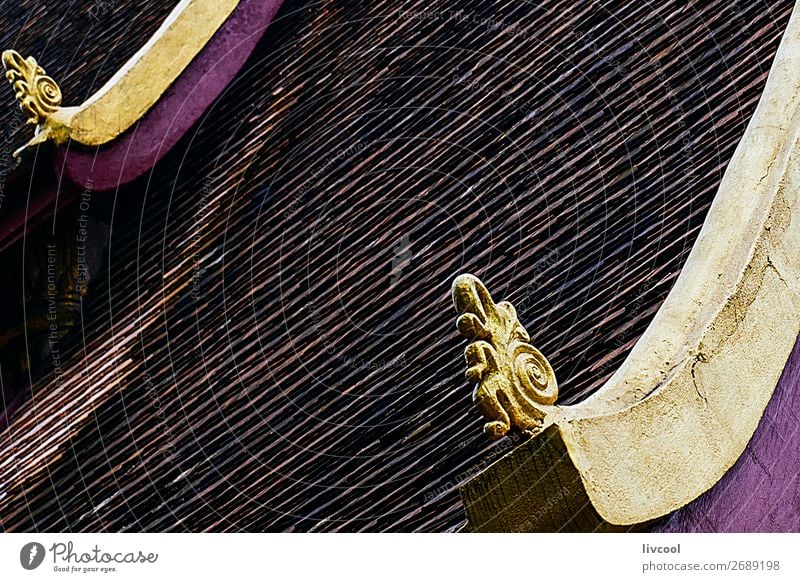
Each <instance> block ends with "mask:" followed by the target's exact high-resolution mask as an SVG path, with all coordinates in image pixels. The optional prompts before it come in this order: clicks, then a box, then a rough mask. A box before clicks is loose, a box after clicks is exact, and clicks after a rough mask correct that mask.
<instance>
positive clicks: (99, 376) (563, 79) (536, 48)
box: [0, 0, 793, 531]
mask: <svg viewBox="0 0 800 582" xmlns="http://www.w3.org/2000/svg"><path fill="white" fill-rule="evenodd" d="M5 4H8V3H5ZM5 4H4V8H3V10H4V11H6V12H5V13H3V12H0V17H2V22H3V23H4V25H3V27H2V30H4V31H8V30H9V29H11V30H17V29H19V28H20V26H21V25H22V23H23V22H25V21H26V20H25V19H26V18H27V16H28V15H29V14H32V13H31V12H30V11H31V10H33V9H32V8H31V6H33V5H36V6H39V5H41V6H50V7H51V9H52V7H53V6H56V5H58V6H59V7H61V6H62V5H63V3H55V2H37V3H34V2H27V3H23V4H22V6H23V7H26V6H27V8H25V10H23V9H20V11H19V13H16V12H14V14H11V16H9V15H8V11H9V10H11V11H12V12H13V11H15V10H16V9H15V8H12V7H9V8H5ZM169 4H172V3H169V2H160V3H159V2H150V3H148V4H147V9H145V8H143V7H142V6H143V4H142V3H141V2H136V3H134V2H119V3H116V4H115V6H116V8H115V16H114V18H116V20H114V22H116V25H115V28H113V29H107V28H106V26H108V25H106V26H98V27H97V28H96V30H97V31H101V34H94V35H93V34H89V33H86V34H84V29H83V28H81V27H80V26H79V25H77V24H74V23H73V21H72V20H71V19H70V18H69V17H68V16H69V12H68V11H66V10H65V9H63V8H59V9H58V10H57V11H45V10H43V9H41V10H40V11H38V12H36V13H35V17H33V16H32V17H31V19H30V20H29V21H28V22H29V24H28V25H27V26H25V27H24V28H23V31H22V33H21V34H20V38H19V42H16V41H14V42H12V43H11V44H13V45H14V46H16V47H17V48H21V49H26V48H30V49H31V52H33V53H34V54H36V55H37V56H39V57H40V61H41V62H42V64H43V65H44V66H45V68H46V69H47V70H48V73H51V74H53V76H55V77H57V78H61V79H66V80H67V82H65V83H63V85H64V87H65V94H71V95H73V96H75V95H77V96H82V95H83V93H82V91H83V92H86V91H88V88H89V87H90V86H91V87H94V88H96V87H97V84H96V83H95V74H96V73H97V72H98V71H101V75H100V76H104V75H105V76H107V73H109V72H112V70H113V66H118V64H119V63H120V62H121V60H120V59H114V60H113V63H114V65H113V66H111V60H110V61H109V63H107V64H103V57H104V54H101V53H102V51H107V50H108V49H107V47H110V46H114V44H115V43H116V42H119V43H120V45H119V46H120V49H119V54H120V55H123V53H125V54H126V55H127V54H130V52H132V51H131V47H134V48H133V50H135V46H138V44H140V43H141V42H143V39H144V38H145V37H146V34H145V31H144V30H143V29H141V28H140V25H141V22H142V19H143V18H144V20H145V22H147V23H148V26H150V27H151V28H150V29H149V30H152V25H157V22H158V21H159V19H161V18H163V15H164V13H165V10H166V9H167V8H168V5H169ZM399 4H400V3H396V2H385V1H382V2H353V1H351V0H346V1H345V0H342V1H332V2H327V3H324V4H320V3H317V2H301V1H298V2H294V1H288V2H287V3H286V4H285V5H284V7H283V9H282V12H281V17H280V18H279V19H278V21H277V22H276V23H275V24H274V25H273V27H272V28H271V29H270V31H269V32H268V33H267V35H266V37H265V38H264V40H263V41H262V42H261V44H260V45H259V47H258V48H257V50H256V54H255V55H254V56H253V58H252V59H251V60H250V62H249V65H248V67H247V69H246V70H245V71H244V72H243V73H242V74H241V75H239V77H238V78H237V81H236V82H235V83H234V84H233V86H231V88H230V90H229V91H228V92H227V94H225V95H224V96H223V97H222V98H221V99H220V100H219V101H218V102H217V104H216V105H215V107H214V109H213V110H212V111H210V112H209V114H208V116H207V117H206V119H204V120H203V122H202V123H200V124H199V125H198V127H197V130H196V132H193V134H192V135H190V136H187V138H186V139H184V140H183V141H182V142H181V144H180V145H179V147H177V148H176V150H175V151H173V152H172V153H171V154H170V155H169V156H168V157H167V158H166V159H165V160H164V161H162V162H161V163H160V164H159V165H158V166H157V167H156V169H155V170H154V172H153V174H152V175H151V176H150V177H149V179H147V180H140V181H138V182H136V183H134V184H132V185H131V186H128V187H126V188H124V189H123V190H121V191H120V192H119V193H118V194H117V199H116V206H115V207H114V215H113V230H112V236H111V245H110V253H109V263H108V267H107V270H106V271H105V272H104V273H103V274H102V275H101V276H100V277H99V279H98V280H96V282H95V283H94V285H93V288H92V293H91V295H90V298H89V300H88V301H87V302H86V303H85V304H84V309H85V325H84V330H83V333H82V334H77V335H76V336H73V337H72V338H71V340H69V341H68V342H66V343H63V344H62V345H61V353H62V355H63V358H62V359H63V362H64V374H63V376H61V377H60V378H55V377H54V376H53V373H52V370H50V377H49V380H48V381H44V382H40V383H38V384H37V385H36V386H35V402H36V406H35V408H36V412H37V415H38V417H37V416H36V415H34V414H33V412H32V411H33V408H34V407H33V405H32V404H31V405H29V410H28V411H23V412H22V414H21V415H20V416H19V417H18V420H17V422H16V424H15V425H14V426H12V430H11V431H9V433H8V434H7V435H6V436H4V437H3V445H2V446H3V449H4V452H3V454H2V455H3V456H6V455H7V454H8V453H10V452H11V451H13V452H14V455H15V456H13V457H7V458H8V460H7V461H6V463H5V467H3V464H2V463H0V516H1V517H0V520H2V521H1V524H2V527H3V528H4V529H6V530H32V529H38V530H72V531H84V530H110V531H117V530H134V531H140V530H147V531H161V530H177V531H184V530H192V531H195V530H217V531H229V530H234V531H235V530H250V531H262V530H269V531H274V530H278V531H283V530H302V531H306V530H323V531H330V530H345V531H361V530H372V531H374V530H392V531H398V530H399V531H408V530H426V531H427V530H432V531H442V530H448V529H454V528H457V527H458V526H459V525H460V524H461V523H462V521H463V511H462V508H461V505H460V501H459V498H458V492H457V485H458V484H459V483H460V482H462V481H463V480H464V479H465V478H468V477H469V476H471V475H472V474H474V473H475V472H476V471H478V470H480V469H482V468H483V467H485V466H486V465H487V464H488V463H489V462H491V461H493V460H495V459H496V458H497V457H498V456H499V454H501V453H502V451H504V450H506V449H505V448H504V447H505V446H506V445H503V444H499V445H497V447H498V448H493V446H492V445H491V444H489V443H487V442H486V441H485V439H484V437H483V436H482V434H481V425H482V422H481V419H480V417H479V415H478V413H477V412H476V411H475V410H474V409H473V408H472V406H471V402H470V387H469V386H467V385H466V383H465V382H464V380H463V372H464V364H463V361H462V357H461V352H462V350H463V346H464V344H463V341H462V340H461V339H460V338H459V337H458V335H457V333H456V330H455V326H454V314H453V310H452V308H451V305H450V298H449V286H450V283H451V281H452V279H453V278H454V277H455V276H456V275H457V274H459V273H461V272H465V271H466V272H472V273H474V274H476V275H478V276H479V277H481V278H482V279H483V280H484V281H485V282H486V283H487V285H488V286H489V288H490V289H491V290H492V291H493V293H494V294H495V296H496V298H498V299H500V298H506V299H509V300H511V301H512V302H513V303H515V304H516V305H517V308H518V312H519V316H520V319H521V320H522V321H523V323H524V324H525V325H526V327H527V328H528V330H529V331H530V332H531V335H532V336H533V339H534V344H535V345H537V347H539V348H540V349H541V350H542V351H543V352H544V353H545V354H546V355H547V356H548V357H549V358H550V360H551V362H552V363H553V365H554V367H555V369H556V373H557V375H558V377H559V383H560V386H561V391H562V395H563V396H562V401H563V402H574V401H576V400H579V399H581V398H583V397H585V396H586V395H587V394H589V393H591V392H592V391H594V390H596V389H597V388H598V387H599V386H600V385H601V384H602V382H603V381H604V380H605V379H607V378H608V376H609V375H610V374H611V373H612V372H613V371H614V370H615V369H616V367H617V366H618V365H619V364H620V363H621V361H622V359H623V358H624V356H625V355H626V353H627V351H628V350H629V349H630V347H631V346H632V344H633V343H634V342H635V341H636V339H637V338H638V337H639V335H640V334H641V333H642V331H643V330H644V328H645V327H646V325H647V322H648V321H649V319H650V318H651V317H652V315H653V313H654V311H655V310H656V309H657V308H658V306H659V304H660V301H661V300H662V299H663V297H664V296H665V294H666V293H667V291H668V290H669V288H670V286H671V284H672V282H673V281H674V278H675V276H676V274H677V273H678V271H679V269H680V267H681V265H682V262H683V260H684V259H685V257H686V255H687V253H688V251H689V249H690V247H691V245H692V243H693V241H694V238H695V236H696V234H697V230H698V228H699V226H700V224H701V223H702V220H703V217H704V215H705V211H706V210H707V208H708V205H709V203H710V201H711V200H712V198H713V195H714V193H715V190H716V188H717V186H718V184H719V181H720V179H721V176H722V172H723V171H724V168H725V166H726V164H727V162H728V160H729V159H730V157H731V155H732V153H733V149H734V148H735V146H736V144H737V142H738V140H739V139H740V137H741V135H742V133H743V131H744V128H745V125H746V123H747V120H748V119H749V117H750V115H751V114H752V111H753V109H754V107H755V104H756V102H757V100H758V98H759V96H760V93H761V90H762V88H763V85H764V81H765V79H766V74H767V72H768V69H769V65H770V63H771V60H772V58H773V56H774V53H775V50H776V48H777V43H778V40H779V37H780V35H781V33H782V31H783V29H784V27H785V25H786V22H787V20H788V16H789V13H790V11H791V7H792V4H793V3H792V2H790V1H788V0H781V1H774V2H756V3H746V4H745V3H731V2H726V1H722V0H720V1H709V2H703V3H693V4H689V5H687V3H685V2H677V1H673V2H664V3H645V4H641V5H636V6H635V7H632V6H633V5H631V3H629V2H625V1H612V2H607V3H605V4H604V5H603V6H600V4H599V3H594V2H583V3H577V4H576V3H573V2H567V1H564V2H555V1H553V2H542V3H528V2H519V1H518V0H502V1H498V2H495V3H487V2H485V0H468V1H464V2H459V3H458V8H459V9H460V10H461V11H462V12H461V13H460V15H459V16H456V15H454V14H453V13H448V12H444V11H447V10H452V9H453V3H444V2H441V3H430V2H424V1H422V0H413V1H409V2H404V3H402V6H403V9H404V10H409V11H421V12H417V13H415V14H413V15H412V14H410V13H403V14H400V13H399V12H398V9H397V6H398V5H399ZM151 5H152V7H151ZM62 15H63V16H64V21H63V23H61V24H59V22H58V21H59V19H60V17H61V16H62ZM483 19H492V21H493V22H494V23H502V24H501V25H499V26H495V25H494V24H493V22H487V23H484V24H481V21H482V20H483ZM476 21H477V22H476ZM109 22H111V21H109ZM6 23H10V25H6ZM131 23H135V24H136V27H135V28H134V27H133V26H132V27H131V28H130V29H128V30H127V32H126V29H125V26H126V25H127V24H131ZM6 34H7V33H6ZM50 34H56V35H58V38H60V39H61V41H60V43H59V46H60V47H61V48H60V49H59V51H55V50H53V49H52V48H47V49H46V50H42V49H41V48H40V47H41V46H43V45H42V42H43V41H42V40H41V37H43V36H47V35H50ZM4 39H6V37H4ZM34 39H39V40H34ZM81 41H83V42H86V43H91V44H92V45H93V46H92V50H84V49H83V48H80V49H79V48H77V47H78V46H79V45H80V42H81ZM6 42H8V41H7V40H6ZM123 43H124V46H123ZM52 46H55V43H51V45H50V47H52ZM98 51H100V52H98ZM115 54H116V53H115ZM122 60H124V58H122ZM83 61H86V64H83ZM79 64H80V65H81V66H79ZM7 102H8V103H9V106H10V94H7ZM7 118H8V112H7V111H3V115H2V117H0V124H2V123H5V121H6V120H7ZM1 126H2V125H0V127H1ZM98 196H99V195H98ZM193 277H196V279H194V280H193ZM56 384H58V386H57V385H56ZM90 399H94V400H92V404H91V406H92V407H93V410H92V412H91V413H90V414H89V415H88V416H85V415H83V416H82V415H80V414H78V412H77V410H78V409H79V408H80V407H81V406H86V405H87V403H88V402H89V401H90ZM54 434H63V435H65V436H66V435H71V436H70V438H68V439H65V440H64V441H63V443H62V444H60V445H59V444H58V442H59V440H58V439H57V440H56V445H49V444H47V443H46V442H45V441H46V440H47V438H48V437H51V436H53V435H54ZM45 469H46V470H45ZM20 479H22V481H21V482H22V485H20ZM3 483H5V485H4V484H3ZM4 494H5V495H4Z"/></svg>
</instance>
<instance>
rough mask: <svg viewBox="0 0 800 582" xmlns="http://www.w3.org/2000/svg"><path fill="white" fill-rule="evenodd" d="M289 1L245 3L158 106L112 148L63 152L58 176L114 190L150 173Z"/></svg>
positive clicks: (250, 0) (60, 151) (58, 158)
mask: <svg viewBox="0 0 800 582" xmlns="http://www.w3.org/2000/svg"><path fill="white" fill-rule="evenodd" d="M282 3H283V0H242V2H241V4H240V5H239V6H238V7H237V8H236V10H235V11H234V13H233V14H232V15H231V17H230V18H229V19H228V20H227V21H226V22H225V24H224V25H223V26H222V28H220V30H219V31H218V32H217V33H216V34H215V35H214V37H213V38H212V39H211V41H209V43H208V44H207V45H206V46H205V48H204V49H203V50H202V51H201V52H200V54H199V55H198V56H197V57H196V58H195V59H194V61H192V63H191V65H189V67H188V68H187V69H186V70H185V71H184V72H183V74H181V76H180V77H179V78H178V79H177V80H176V81H175V83H174V84H173V85H172V87H170V89H169V90H168V91H167V93H165V94H164V96H163V97H162V98H161V100H159V102H158V103H157V104H156V106H155V107H154V108H153V109H152V110H150V111H149V112H148V114H147V115H146V116H145V117H144V118H143V119H142V120H141V121H140V122H139V123H138V124H137V125H136V126H135V127H134V128H132V129H131V130H129V131H128V132H127V133H126V134H124V135H123V136H122V137H121V138H120V139H117V140H115V141H114V142H113V143H112V144H111V145H109V146H106V147H103V148H98V149H96V150H93V151H84V150H80V149H77V148H59V149H58V150H57V153H56V155H55V161H54V162H55V169H56V173H57V174H58V175H62V169H63V171H64V175H66V176H67V177H68V178H69V179H70V180H71V181H73V182H75V183H76V184H78V185H79V186H81V187H86V188H91V189H93V190H96V191H103V190H110V189H113V188H116V187H117V186H118V185H120V184H124V183H126V182H129V181H131V180H133V179H135V178H137V177H139V176H141V175H142V174H144V173H145V172H147V171H148V170H150V169H151V168H152V167H153V166H154V165H155V164H156V163H157V162H158V161H159V160H160V159H161V158H162V157H164V156H165V155H166V154H167V152H168V151H169V150H170V149H171V148H172V147H173V146H174V145H175V144H176V143H177V142H178V140H179V139H180V138H181V137H183V135H184V134H185V133H186V132H187V131H188V130H189V129H190V128H191V127H192V125H194V123H195V122H196V121H197V120H198V119H199V118H200V117H201V116H202V115H203V113H204V112H205V111H206V110H207V109H208V107H209V106H210V105H211V103H212V102H213V101H214V99H216V98H217V97H218V96H219V95H220V94H221V93H222V92H223V91H224V90H225V88H226V87H227V86H228V84H229V83H230V82H231V80H232V79H233V77H234V76H235V75H236V73H237V72H238V71H239V69H240V68H241V67H242V65H244V63H245V61H246V60H247V58H248V57H249V56H250V54H251V53H252V52H253V49H254V48H255V46H256V43H257V42H258V41H259V39H260V38H261V36H262V35H263V34H264V31H265V30H266V28H267V26H269V24H270V22H271V21H272V19H273V17H274V16H275V13H276V12H277V11H278V8H280V6H281V4H282Z"/></svg>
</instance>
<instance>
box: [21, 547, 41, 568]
mask: <svg viewBox="0 0 800 582" xmlns="http://www.w3.org/2000/svg"><path fill="white" fill-rule="evenodd" d="M44 554H45V551H44V546H43V545H42V544H40V543H38V542H31V543H29V544H25V545H24V546H22V549H21V550H20V551H19V563H20V564H22V567H23V568H25V569H26V570H35V569H36V568H38V567H39V566H41V565H42V562H43V561H44Z"/></svg>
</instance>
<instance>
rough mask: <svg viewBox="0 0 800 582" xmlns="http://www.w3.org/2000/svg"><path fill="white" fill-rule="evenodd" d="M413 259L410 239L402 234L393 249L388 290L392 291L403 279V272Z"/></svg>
mask: <svg viewBox="0 0 800 582" xmlns="http://www.w3.org/2000/svg"><path fill="white" fill-rule="evenodd" d="M413 259H414V253H413V252H412V251H411V237H410V236H409V235H408V234H404V235H403V236H402V238H401V239H400V240H399V241H398V243H397V246H395V247H394V255H393V256H392V271H391V275H390V276H389V289H390V290H393V289H394V288H395V287H396V286H397V284H398V283H399V282H400V280H401V279H402V277H403V272H404V271H405V269H407V268H408V267H409V266H411V261H412V260H413Z"/></svg>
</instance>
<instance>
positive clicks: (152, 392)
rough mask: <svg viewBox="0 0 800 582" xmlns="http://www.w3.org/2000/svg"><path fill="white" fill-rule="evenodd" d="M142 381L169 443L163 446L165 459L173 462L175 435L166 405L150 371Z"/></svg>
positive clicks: (159, 424) (158, 422)
mask: <svg viewBox="0 0 800 582" xmlns="http://www.w3.org/2000/svg"><path fill="white" fill-rule="evenodd" d="M142 381H143V382H144V383H145V386H146V388H145V390H146V392H147V396H148V397H149V398H150V403H151V404H152V406H153V409H154V410H155V411H156V419H157V424H158V426H159V428H160V429H161V430H162V432H163V434H164V437H165V438H166V439H167V444H166V446H165V447H163V449H162V452H161V454H162V455H163V456H164V459H165V460H167V461H170V462H171V461H172V460H173V458H174V457H175V437H174V436H173V434H172V430H171V429H170V427H169V424H168V423H167V415H166V414H165V413H164V407H163V405H162V403H161V398H159V396H158V390H157V389H156V385H155V382H153V377H152V376H151V375H150V373H149V372H145V374H144V376H143V377H142Z"/></svg>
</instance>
